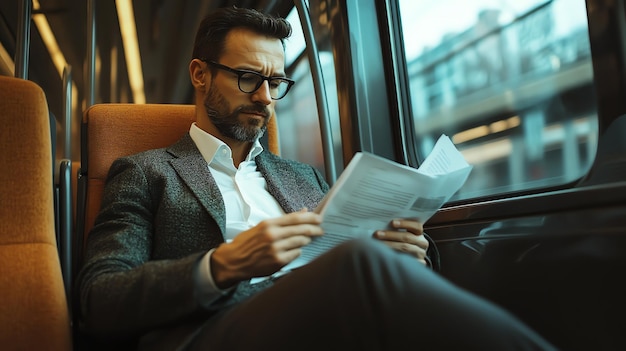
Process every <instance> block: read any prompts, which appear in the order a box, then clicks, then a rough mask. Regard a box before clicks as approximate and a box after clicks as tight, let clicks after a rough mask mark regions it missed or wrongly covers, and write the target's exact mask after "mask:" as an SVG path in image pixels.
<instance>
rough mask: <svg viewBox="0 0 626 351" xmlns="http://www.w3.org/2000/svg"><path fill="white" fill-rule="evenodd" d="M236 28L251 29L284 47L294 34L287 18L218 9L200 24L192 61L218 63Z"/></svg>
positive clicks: (238, 9) (240, 9)
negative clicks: (229, 34)
mask: <svg viewBox="0 0 626 351" xmlns="http://www.w3.org/2000/svg"><path fill="white" fill-rule="evenodd" d="M234 28H247V29H250V30H252V31H254V32H257V33H259V34H264V35H267V36H268V37H271V38H276V39H279V40H280V41H281V43H282V44H283V48H284V47H285V39H286V38H288V37H289V36H290V35H291V25H290V24H289V22H287V20H286V19H284V18H280V17H274V16H271V15H268V14H265V13H262V12H260V11H257V10H254V9H246V8H239V7H235V6H233V7H223V8H218V9H217V10H215V11H213V12H212V13H211V14H209V15H208V16H207V17H205V18H204V19H203V20H202V22H201V23H200V26H199V28H198V32H197V33H196V40H195V42H194V45H193V54H192V55H193V57H192V58H197V59H207V60H212V61H218V60H219V58H220V57H221V56H222V52H223V51H224V44H225V39H226V35H227V34H228V33H229V32H230V31H231V30H232V29H234Z"/></svg>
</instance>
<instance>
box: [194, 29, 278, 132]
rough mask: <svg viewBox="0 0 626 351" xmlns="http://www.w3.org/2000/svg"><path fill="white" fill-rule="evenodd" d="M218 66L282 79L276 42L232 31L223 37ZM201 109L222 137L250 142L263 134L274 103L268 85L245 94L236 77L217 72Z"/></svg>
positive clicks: (251, 34)
mask: <svg viewBox="0 0 626 351" xmlns="http://www.w3.org/2000/svg"><path fill="white" fill-rule="evenodd" d="M219 63H220V64H222V65H225V66H228V67H230V68H234V69H244V70H249V71H255V72H259V73H261V74H263V75H266V76H281V75H284V52H283V46H282V44H281V42H280V40H278V39H273V38H268V37H265V36H263V35H259V34H256V33H254V32H252V31H249V30H246V29H235V30H233V31H231V32H230V33H229V34H228V35H227V36H226V45H225V49H224V53H223V55H222V57H221V58H220V59H219ZM207 65H208V64H207ZM210 68H212V67H209V66H207V69H210ZM209 76H210V75H209ZM204 107H205V109H206V112H207V116H208V118H209V120H210V121H211V123H212V124H213V125H214V126H215V128H216V129H217V131H219V133H220V134H222V136H223V137H226V138H229V139H232V140H236V141H242V142H252V141H254V140H256V139H257V138H259V137H260V136H261V135H263V133H264V132H265V130H266V128H267V123H268V121H269V118H270V117H271V115H272V111H273V109H274V100H272V99H271V98H270V95H269V87H268V82H267V81H265V82H263V84H262V85H261V87H260V88H259V89H258V90H256V91H255V92H253V93H244V92H242V91H241V90H239V87H238V78H237V75H236V74H234V73H232V72H228V71H224V70H217V73H216V74H215V75H214V76H213V77H212V78H211V79H210V84H209V86H208V89H207V92H206V94H205V96H204Z"/></svg>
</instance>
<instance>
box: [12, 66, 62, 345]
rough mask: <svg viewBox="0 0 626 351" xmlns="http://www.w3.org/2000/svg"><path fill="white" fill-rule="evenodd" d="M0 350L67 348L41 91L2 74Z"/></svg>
mask: <svg viewBox="0 0 626 351" xmlns="http://www.w3.org/2000/svg"><path fill="white" fill-rule="evenodd" d="M0 114H1V115H2V128H0V142H1V143H2V148H1V149H2V152H0V164H1V165H2V170H1V171H0V199H2V200H1V201H2V205H1V206H0V267H2V268H1V270H2V272H1V273H0V345H2V346H0V348H2V349H5V350H15V349H19V350H71V349H72V333H71V324H70V316H69V309H68V305H67V300H66V294H65V288H64V285H63V277H62V273H61V266H60V261H59V253H58V249H57V243H56V235H55V224H54V202H53V174H52V152H51V150H52V149H51V147H52V146H51V136H50V120H49V114H48V105H47V101H46V96H45V95H44V92H43V90H41V88H40V87H39V86H38V85H37V84H35V83H33V82H31V81H28V80H23V79H19V78H12V77H0Z"/></svg>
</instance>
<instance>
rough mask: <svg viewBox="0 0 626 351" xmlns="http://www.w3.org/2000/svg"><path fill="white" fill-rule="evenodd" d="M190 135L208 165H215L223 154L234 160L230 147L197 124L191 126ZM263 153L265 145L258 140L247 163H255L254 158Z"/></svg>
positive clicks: (247, 157)
mask: <svg viewBox="0 0 626 351" xmlns="http://www.w3.org/2000/svg"><path fill="white" fill-rule="evenodd" d="M189 135H190V136H191V139H192V140H193V142H194V143H195V144H196V147H197V148H198V150H200V153H201V154H202V157H203V158H204V160H205V161H206V162H207V164H211V163H213V161H214V160H215V159H216V157H218V155H221V154H222V153H223V154H224V156H225V157H228V158H229V159H230V158H232V150H231V149H230V147H229V146H228V145H226V143H224V142H223V141H221V140H220V139H218V138H216V137H215V136H213V135H211V134H209V133H207V132H206V131H204V130H202V129H200V127H198V126H197V125H196V123H195V122H194V123H192V124H191V127H190V129H189ZM261 152H263V145H261V142H260V141H259V139H258V138H257V139H256V140H255V141H254V143H252V147H251V148H250V152H249V153H248V156H246V159H245V161H253V160H254V158H255V157H257V156H258V155H259V154H260V153H261Z"/></svg>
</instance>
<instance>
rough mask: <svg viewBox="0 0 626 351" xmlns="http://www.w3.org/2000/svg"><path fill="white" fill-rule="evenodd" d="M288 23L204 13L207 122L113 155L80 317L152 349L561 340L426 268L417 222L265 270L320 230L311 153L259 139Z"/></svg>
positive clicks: (96, 330)
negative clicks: (294, 155)
mask: <svg viewBox="0 0 626 351" xmlns="http://www.w3.org/2000/svg"><path fill="white" fill-rule="evenodd" d="M290 31H291V28H290V26H289V24H288V23H287V22H286V21H285V20H283V19H277V18H273V17H270V16H267V15H264V14H261V13H259V12H257V11H254V10H247V9H239V8H224V9H219V10H217V11H216V12H214V13H213V14H211V15H210V16H208V17H207V18H206V19H205V20H204V21H203V22H202V24H201V25H200V28H199V30H198V33H197V36H196V41H195V45H194V52H193V59H192V60H191V62H190V65H189V73H190V78H191V83H192V84H193V86H194V89H195V103H196V117H197V121H196V123H195V124H194V125H192V126H191V128H190V131H189V134H188V135H186V136H184V137H183V138H182V139H181V140H180V141H178V142H177V143H176V144H174V145H172V146H171V147H169V148H166V149H159V150H151V151H147V152H144V153H141V154H138V155H134V156H130V157H126V158H122V159H120V160H117V161H116V162H115V163H114V164H113V165H112V166H111V170H110V172H109V176H108V180H107V185H106V188H105V193H104V197H103V202H102V210H101V212H100V214H99V216H98V218H97V220H96V223H95V225H94V228H93V230H92V232H91V233H90V235H89V239H88V246H87V253H86V259H85V264H84V266H83V269H82V271H81V274H80V276H79V279H78V280H79V281H78V284H79V289H80V298H81V317H82V324H83V326H84V329H85V330H86V331H87V332H88V333H90V334H93V335H95V336H96V337H99V338H103V339H106V340H127V339H135V338H137V339H139V345H138V346H139V348H141V349H158V348H160V349H167V350H171V349H190V350H205V349H207V350H209V349H210V350H257V349H258V350H270V349H271V350H321V349H342V350H345V349H355V350H357V349H358V350H367V349H372V350H398V349H404V348H408V347H414V348H422V347H426V348H435V349H441V348H444V347H452V348H461V347H462V348H464V349H499V350H503V349H513V348H516V349H550V348H551V346H550V345H549V344H548V343H547V342H545V341H544V340H542V339H541V337H539V336H538V335H536V334H535V333H534V332H532V331H531V330H529V329H528V328H527V327H526V326H524V325H523V324H522V323H520V322H519V321H517V320H516V319H515V318H514V317H512V316H511V315H509V314H507V313H506V312H504V311H502V310H500V309H498V308H497V307H495V306H493V305H491V304H490V303H488V302H486V301H484V300H481V299H480V298H478V297H475V296H473V295H471V294H468V293H467V292H464V291H462V290H460V289H458V288H456V287H454V286H452V285H451V284H450V283H448V282H446V281H444V280H443V279H441V278H440V277H439V276H438V275H437V274H436V273H434V272H432V271H431V270H430V269H429V268H427V267H426V262H427V250H428V247H429V242H428V240H427V239H426V238H425V237H424V235H423V233H422V224H421V223H419V222H417V221H415V220H411V219H392V218H390V223H391V227H392V228H393V229H387V230H380V231H376V232H375V233H374V234H373V238H374V239H367V240H363V239H360V240H354V241H350V242H348V243H346V244H343V245H340V246H338V247H337V248H335V249H333V250H331V251H330V252H329V253H328V254H326V255H323V256H321V257H319V258H318V259H316V260H315V261H313V262H311V263H310V264H308V265H306V266H304V267H302V268H299V269H297V270H296V271H293V272H291V273H288V274H287V275H285V276H282V277H281V278H270V279H265V280H262V281H260V282H256V283H255V282H254V281H252V280H251V279H252V278H256V277H264V276H271V275H272V274H273V273H275V272H277V271H278V270H280V269H281V267H283V266H285V265H286V264H288V263H289V262H291V261H292V260H294V259H295V258H297V257H298V255H299V254H300V250H301V248H302V247H303V246H304V245H306V244H308V243H309V242H310V241H311V240H312V239H313V238H315V237H317V236H320V235H323V231H322V230H321V228H320V223H321V221H322V219H321V218H320V216H319V215H317V214H315V213H312V212H309V211H308V210H307V209H312V208H314V207H315V206H316V205H317V204H318V203H319V201H320V200H321V199H322V197H323V196H324V193H325V192H326V191H327V190H328V185H327V184H326V182H325V181H324V179H323V177H322V176H321V175H320V174H319V172H317V171H316V170H315V169H314V168H312V167H311V166H308V165H304V164H301V163H297V162H293V161H288V160H284V159H281V158H279V157H278V156H275V155H272V154H270V153H269V152H267V151H264V150H263V148H262V146H261V144H260V143H259V141H258V140H259V137H260V136H261V135H262V134H263V132H264V131H265V128H266V125H267V121H268V119H269V118H270V116H271V115H272V111H273V109H274V105H275V103H276V100H278V99H280V98H282V97H283V96H284V95H285V94H286V93H287V92H288V90H289V88H290V87H291V85H292V84H293V82H292V81H290V80H289V79H288V78H286V77H285V72H284V44H283V40H284V39H285V38H286V37H288V36H289V34H290Z"/></svg>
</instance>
